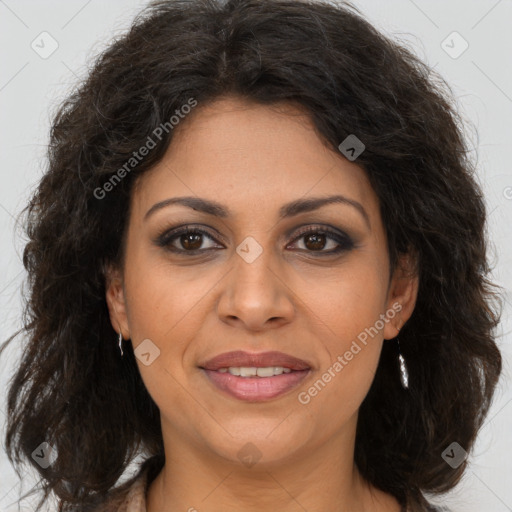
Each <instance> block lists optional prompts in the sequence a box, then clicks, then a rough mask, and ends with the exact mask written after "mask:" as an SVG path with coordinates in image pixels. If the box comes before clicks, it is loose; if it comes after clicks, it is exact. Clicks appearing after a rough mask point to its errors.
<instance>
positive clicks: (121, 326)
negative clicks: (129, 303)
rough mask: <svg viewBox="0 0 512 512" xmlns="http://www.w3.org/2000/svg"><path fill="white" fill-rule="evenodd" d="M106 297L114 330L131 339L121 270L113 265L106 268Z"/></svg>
mask: <svg viewBox="0 0 512 512" xmlns="http://www.w3.org/2000/svg"><path fill="white" fill-rule="evenodd" d="M104 275H105V288H106V292H105V298H106V300H107V306H108V312H109V314H110V323H111V324H112V327H113V328H114V330H115V331H116V332H117V333H119V332H121V333H122V334H123V338H124V339H130V329H129V327H128V315H127V308H126V299H125V294H124V288H123V277H122V275H121V271H120V270H119V269H118V268H116V267H113V266H111V265H109V266H107V267H106V268H105V272H104Z"/></svg>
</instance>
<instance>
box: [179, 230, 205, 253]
mask: <svg viewBox="0 0 512 512" xmlns="http://www.w3.org/2000/svg"><path fill="white" fill-rule="evenodd" d="M179 242H180V243H181V245H182V247H183V248H184V249H187V250H189V251H195V250H197V249H200V248H201V245H202V243H203V235H201V234H200V233H186V234H183V235H181V236H180V238H179Z"/></svg>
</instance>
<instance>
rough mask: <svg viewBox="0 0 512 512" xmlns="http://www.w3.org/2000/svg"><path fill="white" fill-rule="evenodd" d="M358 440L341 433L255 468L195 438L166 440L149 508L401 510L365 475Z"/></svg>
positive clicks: (169, 511) (156, 511)
mask: <svg viewBox="0 0 512 512" xmlns="http://www.w3.org/2000/svg"><path fill="white" fill-rule="evenodd" d="M174 439H177V438H176V437H175V438H174ZM353 440H354V439H353V436H352V438H351V439H347V438H343V436H341V437H340V438H339V439H337V440H335V441H334V442H333V440H332V439H330V441H329V443H325V444H323V445H320V446H315V447H309V449H307V450H306V449H305V450H303V451H302V452H300V453H299V452H297V453H295V454H294V455H292V456H290V457H289V458H288V459H287V460H285V461H283V460H279V461H271V462H266V463H263V462H262V461H259V462H257V463H256V464H254V465H253V466H251V467H247V466H244V465H243V464H240V462H238V461H237V462H233V461H229V460H226V459H225V458H222V457H219V456H217V455H216V454H212V453H208V450H207V448H205V447H204V446H201V447H199V446H197V445H194V443H192V442H190V439H189V440H183V439H182V440H181V441H180V442H178V443H168V442H166V443H165V447H166V463H165V465H164V467H163V468H162V471H161V472H160V473H159V474H158V476H157V477H156V478H155V480H154V481H153V482H152V483H151V485H150V486H149V490H148V495H147V504H146V508H147V512H161V511H163V510H165V511H166V512H178V511H180V512H181V511H188V512H198V511H208V512H221V511H222V512H239V511H240V510H244V512H261V510H280V511H282V512H297V511H304V510H307V511H308V512H320V511H322V512H323V511H325V510H329V511H333V512H338V511H339V512H341V511H342V510H343V511H346V510H350V511H351V512H363V511H364V512H377V511H378V512H400V506H399V504H398V502H397V501H396V500H395V498H393V497H392V496H390V495H389V494H386V493H384V492H382V491H380V490H377V489H375V488H374V487H372V486H370V485H368V483H367V482H366V481H364V479H363V478H362V477H361V475H360V474H359V472H358V470H357V468H356V467H355V465H354V462H353V447H354V443H353ZM166 441H167V440H166ZM187 441H188V442H187Z"/></svg>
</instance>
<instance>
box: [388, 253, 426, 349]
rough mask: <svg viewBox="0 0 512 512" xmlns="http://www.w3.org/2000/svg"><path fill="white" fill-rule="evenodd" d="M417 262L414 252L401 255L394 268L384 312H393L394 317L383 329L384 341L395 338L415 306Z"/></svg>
mask: <svg viewBox="0 0 512 512" xmlns="http://www.w3.org/2000/svg"><path fill="white" fill-rule="evenodd" d="M417 263H418V260H417V255H416V253H415V252H414V251H409V252H408V253H406V254H402V255H401V256H400V257H399V259H398V262H397V264H396V266H395V269H394V272H393V276H392V278H391V282H390V285H389V291H388V297H387V309H386V311H394V312H395V315H394V316H393V317H392V316H391V315H389V318H392V319H391V320H390V321H389V322H387V323H386V324H385V327H384V339H386V340H390V339H392V338H395V337H396V336H397V335H398V333H399V331H400V329H402V327H403V326H404V324H405V323H406V322H407V320H409V318H410V317H411V315H412V312H413V311H414V306H415V305H416V298H417V296H418V286H419V276H418V264H417Z"/></svg>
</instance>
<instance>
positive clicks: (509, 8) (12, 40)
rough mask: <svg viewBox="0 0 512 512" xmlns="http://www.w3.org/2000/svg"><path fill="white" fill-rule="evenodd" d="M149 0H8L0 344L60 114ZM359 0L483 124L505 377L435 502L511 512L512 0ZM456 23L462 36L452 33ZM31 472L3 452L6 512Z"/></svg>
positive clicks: (481, 148) (469, 510)
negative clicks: (466, 457)
mask: <svg viewBox="0 0 512 512" xmlns="http://www.w3.org/2000/svg"><path fill="white" fill-rule="evenodd" d="M146 3H147V2H146V1H145V0H144V1H143V0H124V1H121V0H115V1H110V2H108V3H107V2H101V1H100V0H89V1H87V0H67V1H64V0H60V1H55V0H52V1H50V0H47V1H45V2H41V1H36V0H22V1H15V0H0V43H1V44H0V111H1V117H0V127H1V130H2V131H1V135H0V155H1V159H0V176H1V178H2V179H1V182H0V241H1V248H2V250H1V251H0V269H1V275H0V341H3V340H5V339H6V338H7V337H8V336H9V335H10V334H12V333H13V332H14V331H15V330H16V328H17V327H18V326H19V325H20V313H21V304H22V292H21V286H22V282H23V278H24V272H23V267H22V264H21V260H20V257H21V251H22V247H23V241H22V240H21V239H20V238H19V237H18V236H17V235H16V233H15V227H16V226H15V218H16V216H17V214H18V213H19V211H20V210H21V208H22V207H23V206H24V205H25V203H26V200H27V198H28V196H29V195H30V193H31V191H33V189H34V186H35V184H36V183H37V180H38V179H39V177H40V175H41V172H42V170H43V169H44V156H45V145H46V144H47V142H48V130H49V120H50V117H51V113H52V112H53V111H54V110H55V108H56V107H57V105H58V104H59V102H60V101H61V100H62V99H63V98H64V97H65V95H66V94H67V93H69V92H70V91H71V89H72V87H73V84H74V83H76V82H77V80H79V79H80V78H83V77H84V76H85V74H86V72H87V64H88V63H89V62H90V59H91V58H92V57H94V55H96V54H97V53H98V52H99V51H100V50H102V49H103V48H104V47H105V45H106V44H108V42H109V41H111V40H112V38H114V37H115V36H116V35H119V34H120V33H122V32H123V31H124V30H125V29H126V27H128V25H129V24H130V22H131V20H132V18H133V17H134V15H135V14H136V13H137V12H138V11H139V9H140V8H141V7H143V6H144V5H146ZM354 4H355V5H356V6H358V7H359V8H360V9H361V10H362V11H363V13H364V14H365V15H366V16H367V17H368V19H369V20H370V21H371V22H373V23H374V24H375V25H376V26H377V27H378V28H380V29H381V30H382V31H384V32H385V33H387V34H389V35H392V36H393V37H395V38H398V39H400V40H401V41H402V42H403V43H404V44H406V45H408V46H409V47H411V48H412V49H413V51H414V52H415V53H417V54H418V55H420V56H421V57H422V58H423V59H424V60H425V61H427V62H428V63H429V64H430V65H431V66H433V67H434V68H435V69H436V70H437V71H439V72H440V73H441V74H442V75H443V76H444V77H445V78H446V80H447V81H448V83H449V84H450V85H451V87H452V89H453V91H454V93H455V95H456V97H457V103H458V106H459V109H460V111H461V112H462V113H463V115H464V116H465V118H466V119H467V120H468V121H469V122H471V123H474V126H475V130H471V131H469V132H468V137H470V140H472V141H473V145H474V150H475V154H476V155H477V156H478V161H479V175H480V179H481V183H482V185H483V187H484V192H485V194H486V199H487V203H488V206H489V235H490V238H491V240H492V246H491V250H492V253H491V255H492V259H493V261H494V262H495V271H494V278H495V280H496V281H497V282H498V284H500V285H501V286H503V287H504V288H505V296H506V306H505V310H504V314H503V321H502V326H501V331H500V333H501V336H500V339H499V343H500V346H501V348H502V351H503V356H504V359H505V361H504V363H505V364H504V374H503V376H502V379H501V382H500V386H499V389H498V392H497V395H496V398H495V402H494V404H493V407H492V410H491V412H490V414H489V416H488V420H487V422H486V424H485V426H484V428H483V429H482V431H481V433H480V436H479V440H478V443H477V446H476V448H475V450H474V452H473V453H472V454H471V456H470V460H471V465H470V467H469V469H468V471H467V473H466V475H465V478H464V479H463V481H462V482H461V484H460V485H459V486H458V487H457V488H456V489H455V490H454V491H453V492H452V493H450V495H449V496H447V497H444V498H443V499H441V500H437V502H438V503H442V504H444V505H447V506H449V507H451V509H452V510H453V512H482V511H485V512H506V511H512V485H511V484H512V457H511V454H512V434H511V431H512V429H511V425H512V403H511V402H512V390H511V386H510V362H511V360H512V349H511V343H510V341H511V336H510V326H511V314H510V313H511V305H510V291H511V288H512V271H511V267H512V265H511V264H512V243H511V242H512V232H511V227H510V226H511V222H512V172H511V164H510V148H511V145H512V144H511V143H512V128H511V123H510V118H511V117H512V30H511V28H510V27H511V26H512V2H511V1H510V0H499V1H497V0H472V1H467V0H450V1H446V0H436V1H427V0H388V1H386V2H383V1H380V2H379V1H378V0H354ZM43 31H47V32H48V33H50V34H51V36H52V37H53V38H54V39H55V40H56V41H57V42H58V49H57V50H56V51H55V52H54V53H53V54H52V55H51V56H50V57H48V58H47V59H43V58H41V57H40V56H39V55H38V54H37V53H36V52H35V51H34V50H33V49H32V48H31V43H32V41H33V40H36V42H38V41H40V36H39V35H40V34H41V32H43ZM453 31H456V32H458V33H459V34H460V36H461V37H462V38H463V39H460V38H458V36H455V37H453V36H452V37H450V38H448V39H446V38H447V37H448V36H449V35H450V34H451V33H452V32H453ZM445 40H446V42H445V43H444V44H443V41H445ZM463 40H465V41H467V43H468V45H469V47H468V49H467V50H466V51H465V52H464V53H462V54H461V55H460V56H458V57H457V58H453V57H454V56H455V55H456V53H457V52H458V51H459V50H460V49H462V48H463V46H461V45H464V41H463ZM39 45H40V46H42V43H40V42H39ZM443 46H444V48H443ZM447 46H448V47H452V48H451V49H450V48H448V47H447ZM46 48H48V46H46ZM445 50H447V51H448V52H451V53H452V56H450V55H449V53H447V51H445ZM376 79H377V80H378V79H379V78H378V77H376ZM18 350H19V347H18V346H17V345H16V346H13V347H12V348H10V349H9V351H8V352H6V353H5V356H4V357H3V358H2V359H1V360H0V371H1V377H0V389H1V392H0V397H1V398H0V424H1V425H2V441H3V431H4V420H5V416H4V409H5V388H6V384H7V379H8V378H9V376H10V375H11V374H12V372H13V370H14V368H15V364H16V358H17V357H18V355H19V352H18ZM440 456H441V454H440ZM33 474H34V473H33V471H32V470H29V471H27V472H26V473H25V476H24V478H23V480H22V482H19V481H18V479H17V478H16V476H15V473H14V471H13V469H12V468H11V466H10V464H9V462H8V460H7V458H6V456H5V453H4V451H3V448H2V449H0V512H13V511H14V510H17V506H16V505H13V503H14V502H15V501H16V497H17V495H18V494H19V492H20V489H21V490H22V491H23V492H26V491H27V490H28V489H29V488H31V486H32V484H33V480H32V477H31V475H33ZM21 510H22V511H30V512H32V510H33V506H31V505H30V502H29V501H27V502H24V504H23V505H22V507H21Z"/></svg>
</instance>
